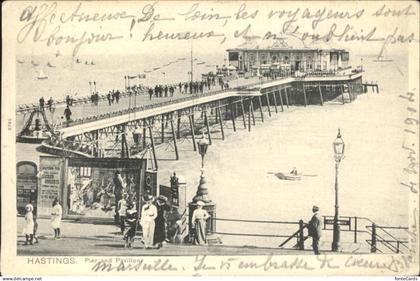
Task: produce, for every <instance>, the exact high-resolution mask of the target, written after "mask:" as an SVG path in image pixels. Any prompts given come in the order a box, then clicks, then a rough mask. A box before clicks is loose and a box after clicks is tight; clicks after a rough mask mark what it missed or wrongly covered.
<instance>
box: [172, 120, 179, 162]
mask: <svg viewBox="0 0 420 281" xmlns="http://www.w3.org/2000/svg"><path fill="white" fill-rule="evenodd" d="M170 122H171V130H172V138H173V139H174V148H175V158H176V160H179V154H178V146H177V144H176V138H177V136H176V135H175V128H174V120H173V118H171V121H170Z"/></svg>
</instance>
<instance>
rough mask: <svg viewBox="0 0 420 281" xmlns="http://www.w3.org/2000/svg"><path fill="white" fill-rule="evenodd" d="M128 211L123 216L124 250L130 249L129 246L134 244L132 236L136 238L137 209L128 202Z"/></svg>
mask: <svg viewBox="0 0 420 281" xmlns="http://www.w3.org/2000/svg"><path fill="white" fill-rule="evenodd" d="M127 207H128V209H127V211H126V215H125V221H124V240H125V246H124V248H131V244H132V243H133V242H134V236H136V226H137V217H138V216H137V208H136V205H135V204H134V203H133V202H132V201H130V202H129V203H128V206H127Z"/></svg>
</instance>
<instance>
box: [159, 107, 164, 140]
mask: <svg viewBox="0 0 420 281" xmlns="http://www.w3.org/2000/svg"><path fill="white" fill-rule="evenodd" d="M160 122H161V123H162V124H161V126H162V131H161V137H160V138H161V142H162V143H163V142H164V141H165V115H163V114H162V117H161V119H160Z"/></svg>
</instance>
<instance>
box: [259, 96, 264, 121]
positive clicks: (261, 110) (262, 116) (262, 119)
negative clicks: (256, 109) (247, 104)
mask: <svg viewBox="0 0 420 281" xmlns="http://www.w3.org/2000/svg"><path fill="white" fill-rule="evenodd" d="M258 103H259V106H260V112H261V121H262V122H264V113H263V109H262V102H261V96H259V97H258Z"/></svg>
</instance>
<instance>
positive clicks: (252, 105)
mask: <svg viewBox="0 0 420 281" xmlns="http://www.w3.org/2000/svg"><path fill="white" fill-rule="evenodd" d="M251 114H252V123H253V124H254V126H255V116H254V100H253V98H251Z"/></svg>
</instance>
